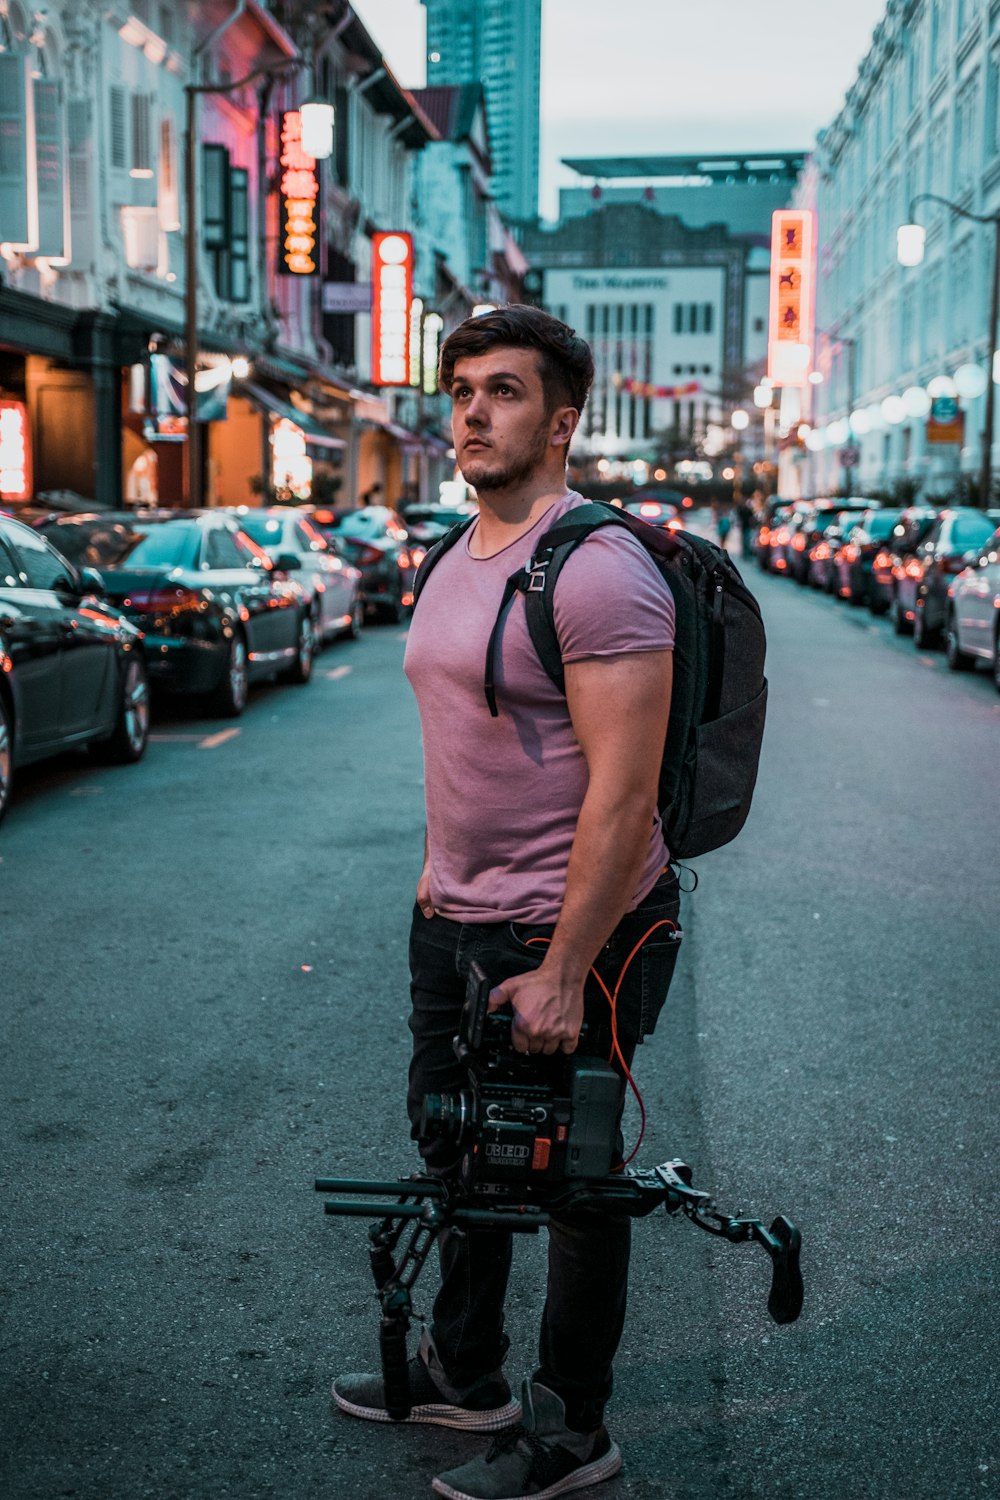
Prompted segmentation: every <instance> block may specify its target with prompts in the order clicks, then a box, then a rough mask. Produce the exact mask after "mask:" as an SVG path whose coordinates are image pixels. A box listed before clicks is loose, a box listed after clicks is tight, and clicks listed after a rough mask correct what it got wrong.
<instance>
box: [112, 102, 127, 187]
mask: <svg viewBox="0 0 1000 1500" xmlns="http://www.w3.org/2000/svg"><path fill="white" fill-rule="evenodd" d="M111 165H112V166H113V167H115V168H117V169H118V170H119V171H126V170H127V169H128V165H129V160H128V136H127V134H126V123H125V89H124V88H123V87H122V85H121V84H120V83H113V84H112V85H111Z"/></svg>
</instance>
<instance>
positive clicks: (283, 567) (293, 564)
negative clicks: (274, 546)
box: [274, 552, 302, 573]
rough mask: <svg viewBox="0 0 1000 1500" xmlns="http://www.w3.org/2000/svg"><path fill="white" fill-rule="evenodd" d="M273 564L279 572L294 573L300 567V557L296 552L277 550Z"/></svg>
mask: <svg viewBox="0 0 1000 1500" xmlns="http://www.w3.org/2000/svg"><path fill="white" fill-rule="evenodd" d="M274 566H275V567H276V568H277V570H278V572H279V573H296V572H298V571H299V569H300V568H301V567H302V559H301V557H299V555H298V553H297V552H279V553H278V555H277V557H276V558H275V560H274Z"/></svg>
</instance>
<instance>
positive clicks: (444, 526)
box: [405, 505, 477, 570]
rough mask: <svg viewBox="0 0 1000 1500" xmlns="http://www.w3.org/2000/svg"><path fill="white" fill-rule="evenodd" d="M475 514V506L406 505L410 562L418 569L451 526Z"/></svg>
mask: <svg viewBox="0 0 1000 1500" xmlns="http://www.w3.org/2000/svg"><path fill="white" fill-rule="evenodd" d="M476 513H477V507H476V506H475V505H467V506H454V505H408V506H407V507H406V522H405V524H406V531H407V535H408V537H409V542H410V547H409V551H410V561H411V562H412V563H413V567H414V570H416V569H417V568H419V566H420V564H421V563H422V562H423V560H424V558H425V557H426V556H427V553H428V551H429V549H430V548H431V547H433V545H434V543H435V542H436V541H439V540H440V538H441V537H443V536H447V535H448V532H449V531H450V530H451V528H452V527H453V526H457V525H458V524H459V522H460V521H467V520H468V519H469V517H470V516H474V515H476Z"/></svg>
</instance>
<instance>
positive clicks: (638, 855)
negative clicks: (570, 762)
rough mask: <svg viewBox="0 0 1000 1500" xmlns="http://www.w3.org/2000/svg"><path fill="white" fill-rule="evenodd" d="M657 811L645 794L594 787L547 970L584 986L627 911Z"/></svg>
mask: <svg viewBox="0 0 1000 1500" xmlns="http://www.w3.org/2000/svg"><path fill="white" fill-rule="evenodd" d="M654 813H655V806H654V805H653V804H652V803H651V802H650V800H649V798H648V797H647V796H645V795H643V794H641V793H632V794H630V793H629V792H628V790H627V789H622V788H621V787H620V786H611V787H608V788H607V789H606V790H604V789H602V788H600V787H598V786H595V785H594V783H593V782H592V783H591V786H590V787H589V789H588V791H587V794H586V796H585V797H584V800H583V806H582V808H581V809H580V817H579V820H578V822H577V826H576V834H575V836H574V839H573V848H572V851H571V853H570V858H569V865H568V868H567V872H566V895H565V899H564V900H563V905H562V910H561V912H560V915H559V920H558V922H557V923H556V928H555V932H554V933H553V936H552V943H551V945H550V947H549V950H548V952H547V954H546V956H545V967H546V968H547V969H549V970H558V972H559V974H560V975H561V976H562V977H564V978H565V979H566V980H567V981H568V982H570V983H580V984H582V983H583V981H584V979H585V978H586V976H587V972H588V970H589V969H590V966H591V964H592V963H593V962H594V959H595V958H596V957H597V955H598V953H599V952H600V950H601V949H602V948H603V946H604V944H605V943H606V942H607V940H608V938H609V937H610V936H611V934H612V932H614V930H615V928H616V927H617V926H618V923H619V922H620V921H621V918H622V917H623V916H624V914H625V912H626V911H627V910H628V908H629V905H630V904H631V901H632V898H633V896H634V894H635V890H636V887H637V885H638V883H639V878H640V876H641V874H642V870H643V866H644V865H645V862H646V856H647V854H648V851H649V837H650V830H651V828H652V826H653V816H654Z"/></svg>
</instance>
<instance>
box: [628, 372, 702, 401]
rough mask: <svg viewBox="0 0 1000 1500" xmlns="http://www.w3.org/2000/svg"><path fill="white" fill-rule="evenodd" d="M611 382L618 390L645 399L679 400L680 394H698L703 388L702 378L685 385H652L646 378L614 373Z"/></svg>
mask: <svg viewBox="0 0 1000 1500" xmlns="http://www.w3.org/2000/svg"><path fill="white" fill-rule="evenodd" d="M611 384H612V385H613V386H614V387H615V389H616V390H619V391H624V392H625V393H626V395H629V396H639V397H641V398H642V399H643V400H644V401H668V400H677V398H678V397H680V396H696V395H697V394H698V392H699V391H700V390H701V388H702V386H701V381H700V380H689V381H687V383H686V384H685V385H650V384H649V382H648V381H646V380H633V379H632V377H631V375H612V377H611Z"/></svg>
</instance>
